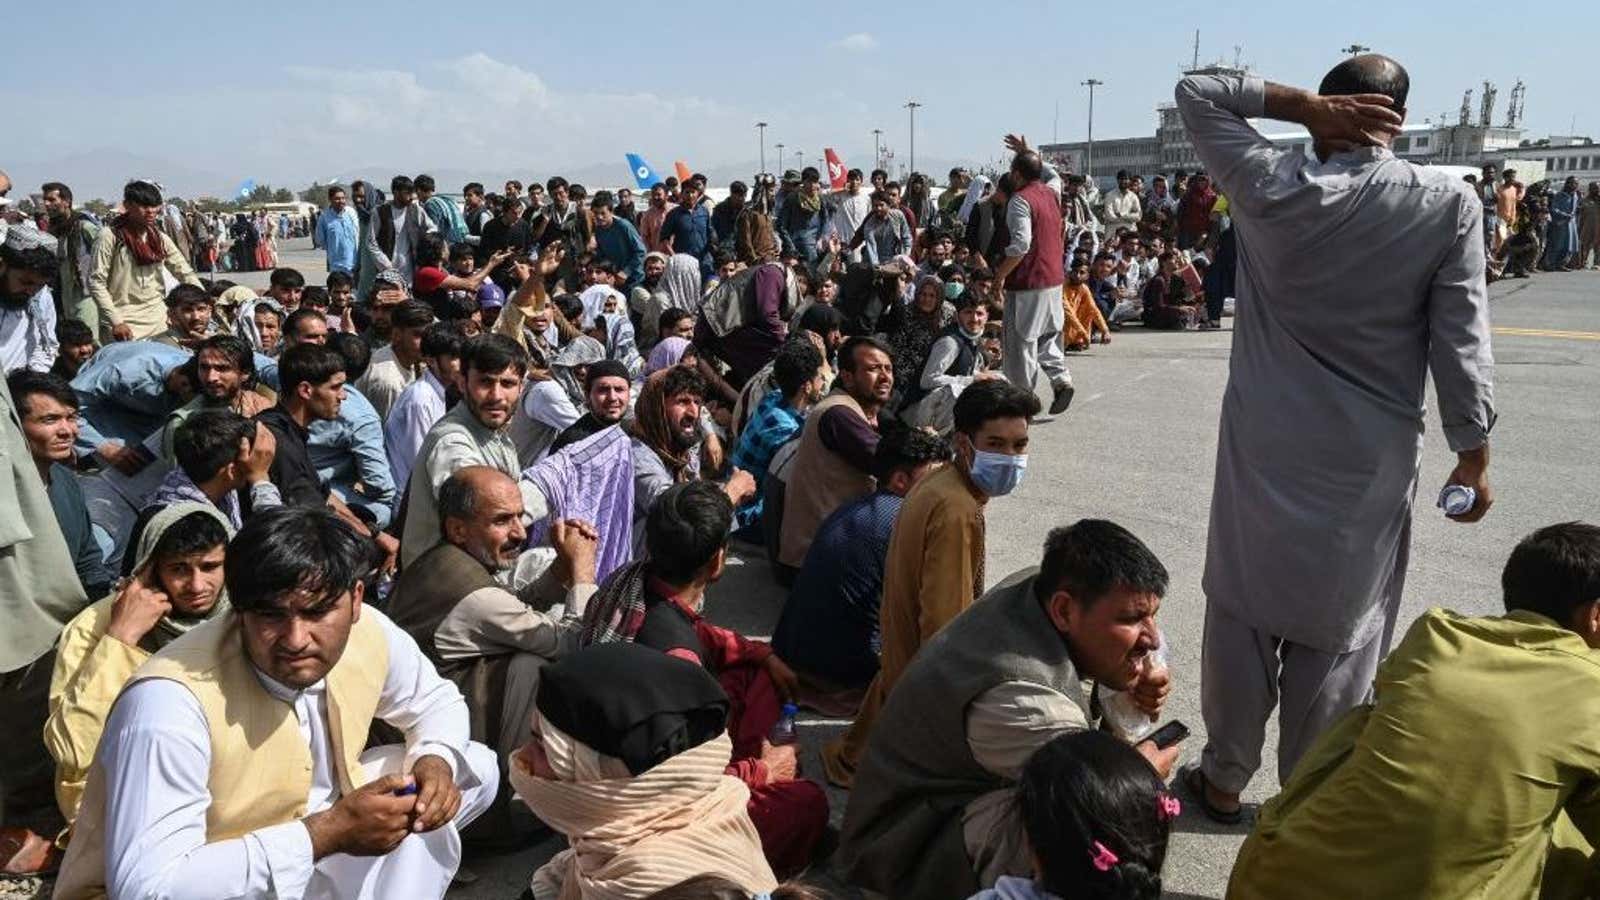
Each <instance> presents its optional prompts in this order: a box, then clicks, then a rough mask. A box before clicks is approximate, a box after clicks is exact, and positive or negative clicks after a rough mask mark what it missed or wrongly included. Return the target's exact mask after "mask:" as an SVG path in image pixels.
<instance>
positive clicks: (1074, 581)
mask: <svg viewBox="0 0 1600 900" xmlns="http://www.w3.org/2000/svg"><path fill="white" fill-rule="evenodd" d="M1166 588H1167V570H1166V569H1165V567H1163V566H1162V565H1161V562H1160V560H1158V559H1156V557H1155V554H1153V553H1151V552H1150V549H1149V548H1148V547H1146V546H1145V545H1144V544H1143V543H1141V542H1140V541H1139V539H1138V538H1136V537H1134V536H1133V535H1132V534H1130V533H1128V532H1127V531H1126V530H1124V529H1123V528H1121V527H1120V526H1117V525H1114V524H1112V523H1110V522H1106V521H1101V520H1095V519H1084V520H1082V521H1079V522H1077V523H1076V524H1074V525H1071V526H1068V527H1066V528H1057V529H1055V530H1053V531H1051V532H1050V536H1049V537H1048V538H1046V540H1045V547H1044V559H1043V561H1042V562H1041V563H1040V565H1039V568H1037V569H1025V570H1023V571H1021V572H1017V573H1016V574H1014V575H1012V576H1011V577H1009V578H1007V579H1006V580H1005V581H1003V582H1001V583H1000V584H999V585H998V586H997V587H995V588H994V590H992V591H990V592H989V593H988V594H986V595H985V596H984V597H983V599H981V600H980V601H979V602H977V603H976V604H974V605H973V606H972V607H971V608H969V609H968V610H967V611H966V612H964V613H962V614H961V615H960V616H958V617H957V618H956V619H955V620H954V621H953V622H951V623H950V624H949V625H947V626H945V628H944V630H943V631H942V632H940V634H939V635H938V636H937V637H936V638H934V640H933V641H931V642H929V643H928V644H926V645H924V646H923V648H922V651H921V652H920V653H918V654H917V657H916V659H915V660H913V661H912V663H911V665H910V667H909V668H907V669H906V671H905V674H904V675H902V676H901V677H900V679H899V681H898V683H896V684H895V687H894V692H893V693H892V694H890V695H889V700H888V703H887V704H885V705H884V707H883V712H882V713H881V715H880V716H879V717H878V727H877V728H875V729H873V732H872V738H871V742H870V743H869V745H868V747H867V752H866V756H865V757H864V758H863V760H862V763H861V768H860V771H859V772H858V773H857V774H856V777H855V784H854V790H853V791H852V792H851V794H850V803H849V806H848V807H847V808H846V809H845V816H844V828H843V830H842V833H841V835H840V840H841V844H840V854H841V855H840V862H841V863H842V865H843V871H844V872H846V873H847V875H848V878H849V880H850V881H851V882H853V883H855V884H859V885H861V886H863V887H866V888H869V889H871V890H875V891H879V892H882V893H885V894H889V895H892V896H894V897H906V898H928V897H968V896H971V895H972V894H974V893H976V892H977V891H978V889H979V888H980V887H990V886H993V884H994V882H995V880H996V879H997V878H999V877H1000V876H1002V875H1015V876H1020V877H1028V876H1031V875H1032V874H1033V859H1032V853H1031V850H1030V848H1029V846H1028V842H1027V838H1026V835H1025V833H1024V829H1023V823H1022V818H1021V815H1020V814H1019V812H1018V809H1017V804H1016V784H1017V780H1018V777H1019V776H1020V774H1021V772H1022V769H1023V767H1024V766H1025V765H1026V764H1027V761H1028V758H1029V757H1030V756H1032V755H1033V752H1034V751H1035V750H1037V749H1039V748H1040V747H1042V746H1044V745H1045V744H1048V743H1049V742H1050V741H1051V739H1052V738H1054V737H1056V736H1057V735H1060V734H1062V733H1064V732H1068V731H1075V730H1079V729H1085V728H1090V727H1093V718H1094V714H1093V712H1092V711H1091V708H1090V701H1089V696H1088V695H1087V694H1086V693H1085V692H1084V689H1083V679H1089V680H1092V681H1094V682H1095V683H1096V684H1097V685H1101V686H1104V687H1106V688H1109V689H1112V690H1118V691H1131V692H1132V695H1133V697H1134V698H1135V699H1136V701H1137V702H1138V703H1139V705H1140V706H1141V707H1142V708H1144V709H1145V710H1146V711H1147V712H1149V713H1151V714H1152V715H1155V714H1157V713H1158V712H1159V711H1160V709H1161V706H1162V703H1163V702H1164V700H1165V696H1166V693H1167V690H1168V686H1169V685H1168V680H1167V673H1166V670H1165V669H1160V670H1156V671H1149V670H1147V668H1146V666H1145V662H1146V659H1145V658H1146V656H1148V655H1149V653H1150V651H1152V650H1154V649H1155V648H1156V646H1157V645H1158V641H1159V636H1158V633H1157V631H1156V624H1155V615H1156V612H1157V610H1158V609H1159V608H1160V606H1161V597H1162V595H1163V594H1165V593H1166ZM1135 749H1137V750H1138V751H1139V752H1140V753H1142V754H1144V756H1145V757H1146V758H1147V759H1149V760H1150V762H1151V764H1152V765H1154V766H1155V768H1156V770H1157V772H1159V773H1160V774H1161V775H1162V777H1163V778H1165V777H1166V775H1167V772H1168V770H1169V769H1170V768H1171V766H1172V763H1173V762H1174V761H1175V760H1176V759H1177V756H1178V748H1177V747H1176V746H1173V747H1170V748H1168V749H1166V750H1158V749H1157V748H1156V746H1155V745H1154V744H1152V743H1150V742H1148V741H1146V742H1143V743H1140V744H1138V745H1136V747H1135ZM1280 896H1282V895H1280Z"/></svg>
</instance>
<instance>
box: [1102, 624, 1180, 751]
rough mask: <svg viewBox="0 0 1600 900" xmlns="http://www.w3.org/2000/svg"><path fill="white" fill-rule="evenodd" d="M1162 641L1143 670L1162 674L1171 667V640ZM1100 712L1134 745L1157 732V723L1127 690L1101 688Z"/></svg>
mask: <svg viewBox="0 0 1600 900" xmlns="http://www.w3.org/2000/svg"><path fill="white" fill-rule="evenodd" d="M1159 640H1160V641H1161V643H1160V644H1157V645H1156V648H1155V649H1154V650H1151V651H1150V652H1149V653H1148V654H1146V655H1145V658H1144V668H1143V671H1144V672H1146V673H1149V672H1158V671H1160V670H1162V669H1165V668H1166V667H1167V639H1166V637H1165V636H1164V635H1163V636H1160V637H1159ZM1100 712H1101V714H1102V716H1103V717H1104V718H1105V720H1106V724H1108V725H1110V726H1111V730H1112V731H1114V732H1116V734H1117V736H1118V737H1120V738H1122V739H1123V740H1125V741H1127V742H1128V743H1130V744H1136V743H1138V742H1139V741H1141V740H1143V739H1144V738H1145V736H1146V735H1148V734H1150V733H1151V732H1152V731H1155V730H1156V720H1155V719H1153V718H1151V717H1150V714H1149V713H1147V712H1145V711H1144V710H1142V709H1140V708H1139V705H1138V704H1137V703H1134V702H1133V697H1132V696H1131V695H1130V694H1129V693H1128V692H1127V691H1112V690H1106V689H1105V688H1101V690H1100Z"/></svg>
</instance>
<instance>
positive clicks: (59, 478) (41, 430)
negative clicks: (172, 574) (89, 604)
mask: <svg viewBox="0 0 1600 900" xmlns="http://www.w3.org/2000/svg"><path fill="white" fill-rule="evenodd" d="M6 383H7V385H8V386H9V387H10V388H11V398H12V400H13V401H14V402H15V403H16V404H17V416H18V417H19V418H21V419H22V435H23V437H25V438H26V439H27V441H28V455H29V456H31V457H33V465H34V467H35V468H37V469H38V470H39V477H40V478H41V479H43V480H44V487H45V491H46V492H47V493H48V494H49V495H50V508H51V509H52V510H53V511H54V512H55V514H56V523H57V524H58V525H60V526H61V536H62V537H63V538H66V541H67V552H68V553H70V554H71V555H72V564H73V567H74V568H75V569H76V570H77V573H78V582H79V583H80V584H82V585H83V590H84V594H85V595H86V596H89V597H103V596H105V594H106V592H107V591H109V590H111V581H112V575H111V570H110V569H108V568H106V563H105V559H104V557H103V556H102V555H101V553H100V545H99V544H97V543H95V539H94V533H93V531H92V529H91V526H90V524H89V508H88V507H87V506H85V505H84V500H83V488H81V487H80V486H79V485H78V477H77V476H76V475H74V474H73V472H72V469H71V466H72V464H73V451H72V445H73V444H74V443H75V442H76V441H77V439H78V395H77V394H74V393H73V392H72V386H71V385H69V384H67V383H66V382H65V381H62V380H61V379H60V378H57V377H56V376H54V375H45V374H43V373H40V372H30V371H28V370H27V369H18V370H17V371H15V372H12V373H11V375H10V377H8V378H7V379H6Z"/></svg>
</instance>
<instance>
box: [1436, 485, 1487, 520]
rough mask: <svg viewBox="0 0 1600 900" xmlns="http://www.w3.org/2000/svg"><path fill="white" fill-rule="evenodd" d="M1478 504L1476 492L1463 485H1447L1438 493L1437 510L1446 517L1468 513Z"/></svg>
mask: <svg viewBox="0 0 1600 900" xmlns="http://www.w3.org/2000/svg"><path fill="white" fill-rule="evenodd" d="M1477 503H1478V492H1477V491H1475V490H1473V489H1472V488H1469V487H1467V486H1466V485H1464V484H1447V485H1445V486H1444V490H1442V491H1440V492H1439V508H1440V509H1442V510H1444V514H1445V515H1447V516H1459V515H1462V514H1464V513H1467V512H1470V511H1471V510H1472V507H1474V506H1476V505H1477Z"/></svg>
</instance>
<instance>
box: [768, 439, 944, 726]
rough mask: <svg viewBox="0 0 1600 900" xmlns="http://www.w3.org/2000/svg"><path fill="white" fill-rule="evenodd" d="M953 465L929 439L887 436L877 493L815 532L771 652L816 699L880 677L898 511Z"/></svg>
mask: <svg viewBox="0 0 1600 900" xmlns="http://www.w3.org/2000/svg"><path fill="white" fill-rule="evenodd" d="M949 459H950V445H949V444H948V443H947V442H946V441H945V440H944V439H943V438H940V437H936V436H934V435H931V434H928V433H927V432H924V431H912V430H905V429H902V430H898V431H890V432H888V433H886V434H884V436H883V438H882V439H881V440H879V441H878V449H877V450H876V452H875V453H874V455H873V463H874V466H873V467H874V469H875V470H876V477H877V479H878V489H877V490H876V491H875V492H873V493H871V494H866V495H864V496H861V497H858V498H856V499H854V500H852V501H850V502H848V503H846V504H844V505H843V506H841V507H839V508H838V509H837V510H834V512H833V514H832V515H830V516H828V518H826V519H824V520H823V522H822V525H821V526H820V527H819V528H818V529H817V536H816V539H815V540H813V541H812V542H811V548H810V549H809V550H808V551H806V558H805V562H804V563H803V564H801V566H800V574H799V575H797V576H796V577H795V580H794V587H793V589H792V590H791V592H790V594H789V602H788V603H786V604H784V607H783V616H782V618H780V619H779V620H778V628H777V630H776V631H775V632H774V633H773V636H772V647H773V650H775V651H776V652H777V653H778V655H779V656H780V657H781V658H782V659H783V660H784V662H787V663H788V664H789V666H790V667H791V668H793V669H794V670H795V671H796V672H797V673H799V675H800V678H801V682H802V684H804V685H806V686H807V687H808V688H811V689H814V690H815V691H816V692H818V693H825V694H831V693H853V694H854V695H855V698H856V700H858V701H859V699H860V694H861V692H862V691H864V690H865V689H866V687H867V685H868V684H870V683H871V682H872V679H873V676H875V675H877V673H878V649H879V642H880V638H879V629H878V604H879V601H880V600H881V598H882V595H883V566H884V556H885V554H887V553H888V551H889V536H890V534H891V533H892V532H893V531H894V522H895V519H896V517H898V516H899V514H900V505H901V503H902V501H903V500H904V498H905V496H906V494H908V493H910V491H911V488H912V487H913V486H914V485H915V484H916V483H917V482H918V481H920V480H921V479H922V477H923V476H925V475H927V474H928V473H929V472H931V471H933V470H934V468H935V467H936V466H938V465H940V464H942V463H945V462H948V461H949Z"/></svg>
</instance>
